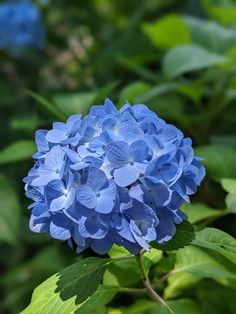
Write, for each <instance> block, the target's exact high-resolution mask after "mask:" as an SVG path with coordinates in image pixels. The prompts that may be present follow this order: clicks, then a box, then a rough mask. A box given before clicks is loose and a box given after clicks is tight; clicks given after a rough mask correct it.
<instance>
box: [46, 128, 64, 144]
mask: <svg viewBox="0 0 236 314" xmlns="http://www.w3.org/2000/svg"><path fill="white" fill-rule="evenodd" d="M45 138H46V140H47V141H48V142H50V143H60V142H61V141H63V140H65V139H67V135H66V133H65V132H64V131H62V130H57V129H54V130H51V131H48V133H47V135H46V137H45Z"/></svg>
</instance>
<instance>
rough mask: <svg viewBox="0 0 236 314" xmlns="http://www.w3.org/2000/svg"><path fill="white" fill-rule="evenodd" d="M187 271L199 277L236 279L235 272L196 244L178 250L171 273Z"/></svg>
mask: <svg viewBox="0 0 236 314" xmlns="http://www.w3.org/2000/svg"><path fill="white" fill-rule="evenodd" d="M180 272H189V273H191V274H194V275H197V276H199V277H200V278H213V279H222V278H226V279H231V280H234V281H235V280H236V274H235V273H234V272H232V271H230V270H229V269H227V268H226V266H225V265H223V264H222V263H221V262H218V261H217V260H216V258H215V257H214V256H212V255H211V254H210V253H209V252H208V251H205V250H203V249H201V248H199V247H196V246H192V245H191V246H186V247H185V248H183V249H180V250H178V252H177V254H176V264H175V268H174V270H173V271H172V274H176V273H180Z"/></svg>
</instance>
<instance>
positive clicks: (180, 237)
mask: <svg viewBox="0 0 236 314" xmlns="http://www.w3.org/2000/svg"><path fill="white" fill-rule="evenodd" d="M194 237H195V235H194V228H193V226H192V225H191V224H190V223H189V222H188V221H184V222H182V223H181V224H179V225H176V234H175V235H174V237H173V238H172V240H170V241H168V242H166V243H164V244H157V243H156V242H152V243H151V245H152V246H153V247H155V248H157V249H159V250H161V251H173V250H177V249H179V248H182V247H184V246H186V245H189V244H190V243H191V242H192V240H193V239H194Z"/></svg>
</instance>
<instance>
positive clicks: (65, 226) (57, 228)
mask: <svg viewBox="0 0 236 314" xmlns="http://www.w3.org/2000/svg"><path fill="white" fill-rule="evenodd" d="M50 234H51V236H52V237H53V238H54V239H58V240H63V241H65V240H68V239H69V238H70V237H71V233H70V230H69V221H67V220H66V219H65V218H63V216H62V215H60V216H57V217H55V218H54V219H53V221H51V223H50Z"/></svg>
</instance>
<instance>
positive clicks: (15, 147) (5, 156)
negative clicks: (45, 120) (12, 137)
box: [0, 140, 36, 165]
mask: <svg viewBox="0 0 236 314" xmlns="http://www.w3.org/2000/svg"><path fill="white" fill-rule="evenodd" d="M35 151H36V146H35V143H34V142H33V141H30V140H20V141H18V142H15V143H12V144H10V145H9V146H7V147H5V148H4V149H2V150H1V151H0V165H4V164H8V163H12V162H16V161H21V160H25V159H30V158H31V157H32V155H33V154H34V153H35Z"/></svg>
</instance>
